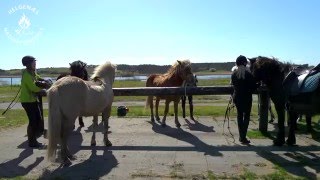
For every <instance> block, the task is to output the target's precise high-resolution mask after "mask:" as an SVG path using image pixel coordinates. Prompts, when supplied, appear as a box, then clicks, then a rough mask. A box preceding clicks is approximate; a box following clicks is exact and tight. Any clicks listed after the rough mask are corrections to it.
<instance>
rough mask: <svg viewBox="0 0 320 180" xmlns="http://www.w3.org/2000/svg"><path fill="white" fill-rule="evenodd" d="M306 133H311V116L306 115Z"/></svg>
mask: <svg viewBox="0 0 320 180" xmlns="http://www.w3.org/2000/svg"><path fill="white" fill-rule="evenodd" d="M306 123H307V131H308V132H309V133H311V132H312V125H311V115H306Z"/></svg>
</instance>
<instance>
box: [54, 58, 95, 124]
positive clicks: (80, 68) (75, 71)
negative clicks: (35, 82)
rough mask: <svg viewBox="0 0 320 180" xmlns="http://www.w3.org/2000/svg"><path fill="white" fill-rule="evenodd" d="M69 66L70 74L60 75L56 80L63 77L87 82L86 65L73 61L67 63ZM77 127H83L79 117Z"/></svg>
mask: <svg viewBox="0 0 320 180" xmlns="http://www.w3.org/2000/svg"><path fill="white" fill-rule="evenodd" d="M69 65H70V68H69V69H70V73H63V74H60V75H59V76H58V78H57V80H58V79H61V78H63V77H65V76H76V77H78V78H81V79H83V80H85V81H88V80H89V79H88V72H87V69H86V67H87V64H86V63H84V62H82V61H80V60H78V61H74V62H72V63H69ZM79 125H80V127H84V123H83V119H82V117H81V116H80V117H79Z"/></svg>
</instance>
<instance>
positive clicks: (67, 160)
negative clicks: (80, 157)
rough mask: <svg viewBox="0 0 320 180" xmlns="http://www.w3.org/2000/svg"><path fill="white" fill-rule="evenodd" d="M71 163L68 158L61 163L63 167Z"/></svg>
mask: <svg viewBox="0 0 320 180" xmlns="http://www.w3.org/2000/svg"><path fill="white" fill-rule="evenodd" d="M71 164H72V163H71V161H70V160H69V159H66V160H64V161H63V163H62V165H63V167H69V166H71Z"/></svg>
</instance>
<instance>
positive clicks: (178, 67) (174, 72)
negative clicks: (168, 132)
mask: <svg viewBox="0 0 320 180" xmlns="http://www.w3.org/2000/svg"><path fill="white" fill-rule="evenodd" d="M191 76H192V77H193V74H192V71H191V63H190V61H189V60H183V61H179V60H177V62H176V63H175V64H174V65H173V66H171V67H170V69H169V70H168V72H167V73H165V74H152V75H150V76H149V77H148V79H147V83H146V86H147V87H177V86H181V85H182V83H183V81H185V80H187V79H188V78H190V77H191ZM160 99H165V110H164V116H163V118H162V126H163V127H165V126H166V116H167V114H168V111H169V104H170V102H171V101H173V102H174V116H175V124H176V126H177V127H178V128H179V127H180V126H181V124H180V123H179V121H178V103H179V101H180V96H175V95H170V96H156V104H155V105H156V120H157V121H159V120H160V117H159V114H158V107H159V101H160ZM148 105H149V106H150V109H151V111H150V112H151V121H152V122H154V115H153V96H148V98H147V101H146V107H148Z"/></svg>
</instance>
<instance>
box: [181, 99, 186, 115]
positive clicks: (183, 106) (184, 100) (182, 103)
mask: <svg viewBox="0 0 320 180" xmlns="http://www.w3.org/2000/svg"><path fill="white" fill-rule="evenodd" d="M181 107H182V117H183V118H186V96H181Z"/></svg>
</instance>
